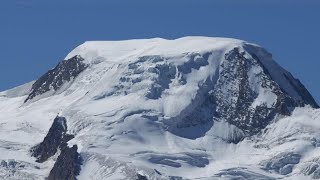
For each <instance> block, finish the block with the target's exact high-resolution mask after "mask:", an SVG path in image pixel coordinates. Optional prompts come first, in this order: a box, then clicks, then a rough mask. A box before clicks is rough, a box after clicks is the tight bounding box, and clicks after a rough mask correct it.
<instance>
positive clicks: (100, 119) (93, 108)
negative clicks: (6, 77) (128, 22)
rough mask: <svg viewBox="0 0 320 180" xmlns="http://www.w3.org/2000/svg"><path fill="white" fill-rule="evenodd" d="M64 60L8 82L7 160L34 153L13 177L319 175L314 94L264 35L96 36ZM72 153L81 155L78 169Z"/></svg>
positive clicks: (3, 140)
mask: <svg viewBox="0 0 320 180" xmlns="http://www.w3.org/2000/svg"><path fill="white" fill-rule="evenodd" d="M65 59H66V60H64V61H62V62H61V63H59V64H58V66H56V67H55V68H54V69H52V70H50V71H49V72H48V73H46V74H45V75H43V76H42V77H40V78H39V79H38V80H36V81H35V82H34V83H33V85H32V86H31V85H30V84H27V85H25V86H21V87H19V88H17V89H14V90H10V91H5V92H2V93H0V151H1V153H0V159H5V158H12V159H16V161H17V162H20V161H21V162H22V161H23V162H28V163H29V164H27V165H26V167H25V168H24V169H23V170H22V169H17V170H16V171H17V173H15V176H16V177H14V178H16V179H18V178H19V177H20V176H22V174H25V173H27V174H28V177H30V179H31V177H32V178H34V179H36V178H38V179H44V178H45V177H50V179H57V178H62V176H61V177H59V175H58V174H59V173H58V172H60V171H61V170H64V171H63V172H64V173H63V174H64V176H63V178H64V177H66V176H68V175H69V173H71V174H70V177H72V178H78V179H80V180H81V179H86V180H87V179H137V178H138V179H150V180H155V179H156V180H157V179H170V178H171V179H179V178H180V179H195V178H197V179H212V178H218V179H223V178H225V179H228V177H230V178H237V177H241V178H242V179H243V178H245V179H256V178H260V179H277V178H284V177H289V178H292V177H295V176H298V175H301V176H307V177H309V178H311V177H315V176H317V173H316V172H317V168H316V166H314V167H310V168H309V170H306V169H305V168H304V167H305V166H304V165H306V164H307V162H310V161H309V160H308V157H314V156H316V154H317V152H318V145H317V144H318V140H317V137H319V135H320V134H319V132H320V123H319V121H320V112H319V110H317V109H315V108H317V107H318V105H317V103H316V102H315V100H314V99H313V97H312V96H311V95H310V93H309V92H308V91H307V90H306V88H305V87H304V86H303V85H302V84H301V82H300V81H299V80H297V79H295V78H294V77H293V76H292V75H291V74H290V73H289V72H287V71H286V70H284V69H283V68H281V67H280V66H279V65H278V64H277V63H276V62H275V61H274V60H273V59H272V56H271V54H270V53H268V52H267V51H266V50H265V49H263V48H262V47H259V46H258V45H254V44H251V43H248V42H245V41H241V40H235V39H227V38H208V37H185V38H181V39H177V40H165V39H160V38H156V39H145V40H129V41H105V42H103V41H101V42H96V41H91V42H86V43H84V44H82V45H80V46H79V47H77V48H75V49H74V50H73V51H72V52H70V53H69V54H68V55H67V57H66V58H65ZM9 94H10V95H9ZM57 114H59V117H64V118H63V121H59V122H60V123H58V120H57V118H56V116H57ZM52 124H53V126H51V125H52ZM66 135H72V137H74V138H73V139H72V138H68V139H67V140H64V138H63V137H64V136H66ZM68 137H69V136H68ZM70 137H71V136H70ZM66 141H68V142H66ZM66 143H67V144H66ZM37 145H38V146H37ZM35 146H36V149H38V151H37V152H39V153H37V154H36V155H35V154H33V155H34V156H35V157H36V158H35V157H31V156H30V153H29V151H30V149H33V148H32V147H35ZM37 147H38V148H37ZM34 150H35V149H33V151H32V152H36V151H34ZM3 154H7V155H9V157H3V156H4V155H3ZM279 154H280V155H279ZM78 155H80V156H81V157H78ZM39 157H42V158H41V161H39ZM66 157H71V158H70V159H68V158H67V159H66V161H65V163H64V161H61V160H63V159H65V158H66ZM37 158H38V162H36V160H37ZM77 158H81V160H82V161H83V162H81V163H75V162H74V161H73V160H74V159H77ZM261 162H266V163H263V166H264V167H265V169H267V170H269V171H265V170H263V169H261V165H260V164H261ZM72 164H73V165H74V164H76V165H77V166H79V165H80V164H82V165H81V171H80V172H79V175H78V176H77V177H76V175H77V174H78V172H77V171H78V170H79V169H80V168H76V166H73V165H72ZM313 169H315V170H314V171H313ZM304 170H305V171H304ZM310 171H313V172H312V173H310ZM5 172H6V173H7V174H8V173H9V172H8V171H5ZM50 172H51V173H50ZM304 172H309V173H310V174H309V173H304ZM284 175H285V176H284ZM311 175H312V176H311ZM0 177H1V176H0ZM14 178H12V179H14Z"/></svg>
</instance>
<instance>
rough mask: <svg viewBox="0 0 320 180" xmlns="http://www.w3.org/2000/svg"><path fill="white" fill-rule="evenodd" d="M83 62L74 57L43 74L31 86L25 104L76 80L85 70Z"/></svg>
mask: <svg viewBox="0 0 320 180" xmlns="http://www.w3.org/2000/svg"><path fill="white" fill-rule="evenodd" d="M83 60H84V59H83V58H82V57H81V56H74V57H73V58H71V59H69V60H66V61H62V62H60V63H59V64H58V65H57V66H56V67H55V68H54V69H52V70H50V71H48V72H47V73H45V74H44V75H43V76H41V77H40V78H39V79H38V80H37V81H36V82H35V83H34V84H33V85H32V89H31V93H30V94H29V96H28V98H27V99H26V100H25V102H27V101H29V100H31V99H33V98H34V97H36V96H39V95H42V94H44V93H46V92H49V91H57V90H59V89H60V88H61V87H62V86H63V85H64V83H65V82H69V81H71V80H73V79H74V78H76V77H77V76H78V75H79V74H80V73H81V72H82V71H84V70H85V69H86V68H87V65H86V64H85V63H84V62H83Z"/></svg>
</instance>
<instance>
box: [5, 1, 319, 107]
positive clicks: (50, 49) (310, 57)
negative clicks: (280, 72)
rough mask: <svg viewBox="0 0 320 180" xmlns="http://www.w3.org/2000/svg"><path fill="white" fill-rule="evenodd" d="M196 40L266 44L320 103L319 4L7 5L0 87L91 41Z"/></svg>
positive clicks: (29, 75)
mask: <svg viewBox="0 0 320 180" xmlns="http://www.w3.org/2000/svg"><path fill="white" fill-rule="evenodd" d="M191 35H199V36H218V37H232V38H238V39H243V40H246V41H250V42H253V43H257V44H260V45H261V46H264V47H265V48H266V49H268V50H269V51H270V52H271V53H272V54H273V56H274V58H275V59H276V61H277V62H278V63H279V64H281V65H282V66H283V67H285V68H286V69H287V70H289V71H290V72H292V73H293V74H294V76H296V77H297V78H299V79H300V80H301V81H302V82H303V83H304V84H305V85H306V87H307V88H308V89H309V90H310V91H311V93H312V94H313V95H314V97H315V98H316V99H317V101H318V102H320V57H319V53H320V46H319V44H320V1H319V0H158V1H156V0H1V2H0V62H1V64H0V90H4V89H8V88H11V87H14V86H17V85H19V84H23V83H25V82H28V81H31V80H33V79H37V78H38V77H39V76H40V75H41V74H43V73H45V72H46V71H47V70H49V69H50V68H52V67H54V66H55V65H56V64H57V63H58V61H60V60H62V59H63V58H64V57H65V56H66V55H67V53H68V52H69V51H70V50H72V49H73V48H75V47H76V46H77V45H79V44H81V43H83V42H84V41H87V40H121V39H132V38H153V37H162V38H168V39H173V38H179V37H182V36H191Z"/></svg>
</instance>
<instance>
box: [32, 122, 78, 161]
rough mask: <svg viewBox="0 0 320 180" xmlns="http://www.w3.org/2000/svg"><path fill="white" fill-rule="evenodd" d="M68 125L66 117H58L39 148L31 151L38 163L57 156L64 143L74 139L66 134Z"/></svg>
mask: <svg viewBox="0 0 320 180" xmlns="http://www.w3.org/2000/svg"><path fill="white" fill-rule="evenodd" d="M66 131H67V123H66V119H65V118H64V117H59V116H58V117H56V118H55V119H54V121H53V123H52V126H51V128H50V130H49V132H48V134H47V136H46V137H45V138H44V140H43V141H42V142H41V143H40V144H39V145H37V146H35V147H33V148H32V149H31V152H32V156H33V157H36V158H37V162H40V163H42V162H44V161H46V160H47V159H48V158H50V157H51V156H53V155H55V154H56V152H57V151H58V148H59V147H60V146H61V144H62V143H63V142H67V141H69V140H70V139H72V138H73V137H72V136H71V135H67V134H66Z"/></svg>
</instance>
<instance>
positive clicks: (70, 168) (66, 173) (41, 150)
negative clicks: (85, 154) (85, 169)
mask: <svg viewBox="0 0 320 180" xmlns="http://www.w3.org/2000/svg"><path fill="white" fill-rule="evenodd" d="M66 132H67V121H66V118H64V117H56V118H55V119H54V121H53V124H52V126H51V128H50V130H49V132H48V134H47V136H46V137H45V138H44V140H43V142H41V143H40V144H39V145H37V146H35V147H33V148H32V149H31V152H32V156H34V157H36V158H37V162H39V163H43V162H45V161H46V160H48V159H49V158H50V157H52V156H53V155H55V154H56V153H57V152H58V149H60V151H61V153H60V155H59V156H58V159H57V161H56V163H55V164H54V167H53V169H52V170H51V172H50V174H49V177H48V180H62V179H63V180H75V179H76V176H77V175H79V173H80V166H81V164H82V159H81V157H80V154H79V153H78V152H77V150H78V147H77V146H76V145H74V146H73V147H71V148H70V147H68V144H67V142H68V141H69V140H71V139H73V138H74V136H73V135H69V134H67V133H66Z"/></svg>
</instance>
